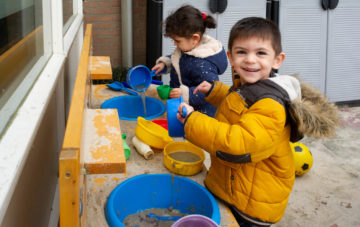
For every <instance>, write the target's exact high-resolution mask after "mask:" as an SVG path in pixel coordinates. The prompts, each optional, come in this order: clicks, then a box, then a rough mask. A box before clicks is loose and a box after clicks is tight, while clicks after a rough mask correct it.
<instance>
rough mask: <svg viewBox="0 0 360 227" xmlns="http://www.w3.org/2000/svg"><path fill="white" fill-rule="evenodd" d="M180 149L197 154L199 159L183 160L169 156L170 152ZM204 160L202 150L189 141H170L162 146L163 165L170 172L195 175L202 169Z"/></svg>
mask: <svg viewBox="0 0 360 227" xmlns="http://www.w3.org/2000/svg"><path fill="white" fill-rule="evenodd" d="M181 151H183V152H185V151H186V152H190V153H192V154H194V155H196V156H198V157H199V158H200V160H198V161H194V162H184V161H180V160H177V159H174V158H173V157H170V155H171V153H175V152H181ZM204 160H205V154H204V151H203V150H202V149H201V148H199V147H197V146H195V145H193V144H192V143H190V142H172V143H169V144H167V145H166V146H165V148H164V165H165V167H166V168H168V169H169V170H170V171H171V172H174V173H176V174H180V175H184V176H191V175H195V174H197V173H199V172H200V171H201V170H202V168H203V163H204Z"/></svg>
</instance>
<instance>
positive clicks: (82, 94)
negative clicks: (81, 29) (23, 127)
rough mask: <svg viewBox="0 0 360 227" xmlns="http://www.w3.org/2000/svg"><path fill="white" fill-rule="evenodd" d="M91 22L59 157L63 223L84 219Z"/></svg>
mask: <svg viewBox="0 0 360 227" xmlns="http://www.w3.org/2000/svg"><path fill="white" fill-rule="evenodd" d="M91 33H92V25H91V24H88V25H87V26H86V31H85V36H84V41H83V45H82V50H81V55H80V60H79V65H78V72H77V75H76V80H75V85H74V91H73V96H72V99H71V106H70V111H69V117H68V120H67V125H66V130H65V136H64V141H63V146H62V150H61V153H60V157H59V185H60V195H59V197H60V198H59V199H60V226H61V227H67V226H80V224H81V220H82V219H83V213H82V207H83V206H84V204H83V203H84V200H83V194H84V193H83V192H84V191H85V190H86V189H85V188H84V187H83V182H84V176H83V175H82V174H81V169H82V167H83V166H82V162H81V152H80V151H81V140H82V135H81V134H82V128H83V121H84V116H83V115H84V109H85V108H86V106H87V102H86V98H87V95H88V94H89V90H90V86H89V82H88V81H89V55H90V54H91Z"/></svg>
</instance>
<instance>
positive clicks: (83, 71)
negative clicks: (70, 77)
mask: <svg viewBox="0 0 360 227" xmlns="http://www.w3.org/2000/svg"><path fill="white" fill-rule="evenodd" d="M91 30H92V25H91V24H88V25H87V26H86V32H85V36H84V42H83V46H82V50H81V55H80V61H79V66H78V71H77V75H76V81H75V85H74V92H73V95H72V99H71V105H70V111H69V117H68V121H67V125H66V130H65V137H64V143H63V147H65V148H69V147H72V148H80V142H81V129H82V122H83V121H82V119H83V112H84V108H85V107H86V101H85V99H86V93H87V90H86V89H87V88H86V86H87V78H88V76H89V55H90V50H91V33H92V31H91Z"/></svg>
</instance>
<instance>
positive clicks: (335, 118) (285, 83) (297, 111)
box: [269, 75, 340, 142]
mask: <svg viewBox="0 0 360 227" xmlns="http://www.w3.org/2000/svg"><path fill="white" fill-rule="evenodd" d="M269 80H272V81H273V82H275V83H276V84H278V85H280V86H281V87H282V88H283V89H284V90H286V91H287V93H288V95H289V98H290V100H289V102H288V105H287V109H288V113H289V117H290V124H291V129H292V130H291V131H292V132H291V141H292V142H295V141H298V140H300V139H301V138H302V137H303V135H306V136H309V137H313V138H317V139H318V138H322V137H332V136H334V134H335V131H336V127H337V126H339V125H340V118H339V114H338V108H337V106H336V105H335V104H334V103H330V102H329V101H328V99H327V98H326V97H325V96H324V95H323V94H322V93H321V92H320V91H318V90H316V89H315V88H313V87H312V86H311V85H310V84H307V83H302V82H300V81H299V79H298V78H297V76H296V75H291V76H279V75H276V76H275V77H272V78H269Z"/></svg>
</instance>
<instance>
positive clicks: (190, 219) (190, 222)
mask: <svg viewBox="0 0 360 227" xmlns="http://www.w3.org/2000/svg"><path fill="white" fill-rule="evenodd" d="M171 227H219V225H218V224H216V222H214V221H213V220H212V219H210V218H208V217H206V216H204V215H199V214H191V215H186V216H185V217H182V218H180V219H179V220H177V221H176V222H175V223H174V224H173V225H172V226H171Z"/></svg>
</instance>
